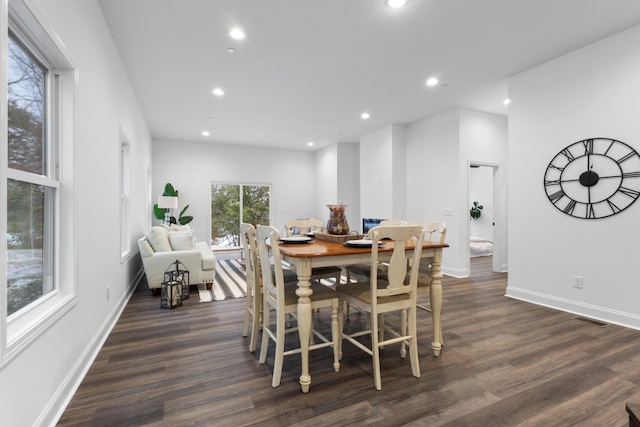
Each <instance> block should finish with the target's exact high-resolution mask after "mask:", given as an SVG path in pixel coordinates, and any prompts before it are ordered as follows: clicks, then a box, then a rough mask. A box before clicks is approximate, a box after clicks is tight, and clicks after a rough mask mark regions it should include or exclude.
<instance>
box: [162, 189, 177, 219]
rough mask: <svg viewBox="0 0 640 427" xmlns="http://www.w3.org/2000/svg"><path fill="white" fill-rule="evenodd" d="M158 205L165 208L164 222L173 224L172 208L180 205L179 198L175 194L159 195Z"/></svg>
mask: <svg viewBox="0 0 640 427" xmlns="http://www.w3.org/2000/svg"><path fill="white" fill-rule="evenodd" d="M158 207H159V208H160V209H164V223H165V224H166V225H169V224H171V220H170V218H171V210H172V209H176V208H177V207H178V198H177V197H175V196H159V197H158Z"/></svg>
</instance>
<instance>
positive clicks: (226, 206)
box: [211, 183, 271, 250]
mask: <svg viewBox="0 0 640 427" xmlns="http://www.w3.org/2000/svg"><path fill="white" fill-rule="evenodd" d="M270 210H271V186H270V185H250V184H217V183H213V184H211V247H212V248H213V249H214V250H216V249H219V250H222V249H235V248H239V247H240V222H247V223H250V224H253V225H256V224H265V225H268V224H269V219H270V218H271V212H270Z"/></svg>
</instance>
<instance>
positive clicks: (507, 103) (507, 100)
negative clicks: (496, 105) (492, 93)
mask: <svg viewBox="0 0 640 427" xmlns="http://www.w3.org/2000/svg"><path fill="white" fill-rule="evenodd" d="M502 103H503V104H504V105H509V104H511V100H510V99H509V98H507V99H505V100H504V101H502Z"/></svg>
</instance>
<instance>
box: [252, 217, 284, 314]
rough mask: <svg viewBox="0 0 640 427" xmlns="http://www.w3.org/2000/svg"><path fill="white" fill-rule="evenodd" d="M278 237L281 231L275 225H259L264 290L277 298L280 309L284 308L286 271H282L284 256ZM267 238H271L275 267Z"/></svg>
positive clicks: (270, 243) (259, 252)
mask: <svg viewBox="0 0 640 427" xmlns="http://www.w3.org/2000/svg"><path fill="white" fill-rule="evenodd" d="M278 239H280V233H279V232H278V230H277V229H276V228H275V227H271V226H268V225H258V230H257V237H256V241H257V246H258V255H259V257H260V268H261V271H262V291H263V293H264V294H265V295H267V296H268V297H270V298H272V299H275V300H277V301H278V308H279V309H280V308H284V273H283V271H282V257H281V256H280V247H279V245H278ZM267 240H269V246H271V257H272V258H273V267H272V264H271V261H270V259H271V258H270V256H269V246H268V245H267ZM272 268H273V273H272V270H271V269H272Z"/></svg>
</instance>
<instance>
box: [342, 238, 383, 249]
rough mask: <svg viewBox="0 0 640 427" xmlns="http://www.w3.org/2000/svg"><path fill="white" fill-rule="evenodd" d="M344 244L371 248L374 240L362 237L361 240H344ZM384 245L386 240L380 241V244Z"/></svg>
mask: <svg viewBox="0 0 640 427" xmlns="http://www.w3.org/2000/svg"><path fill="white" fill-rule="evenodd" d="M344 244H345V245H346V246H355V247H358V248H370V247H371V245H372V244H373V242H372V241H371V240H368V239H361V240H347V241H346V242H344ZM382 245H384V242H378V246H382Z"/></svg>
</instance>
